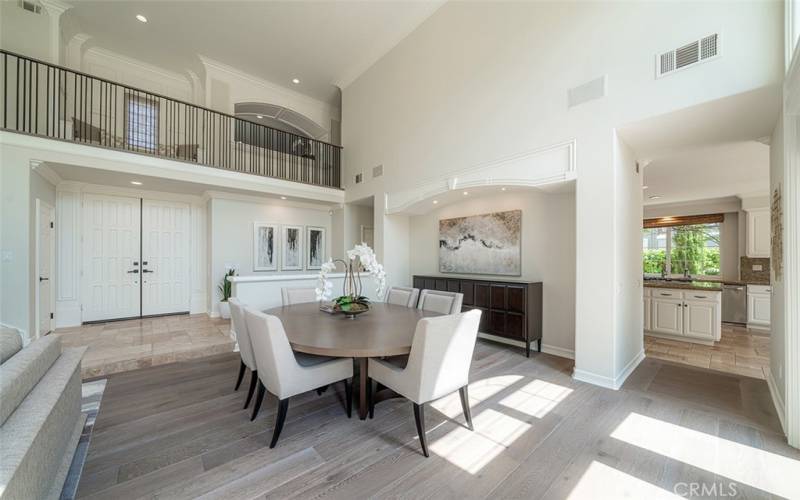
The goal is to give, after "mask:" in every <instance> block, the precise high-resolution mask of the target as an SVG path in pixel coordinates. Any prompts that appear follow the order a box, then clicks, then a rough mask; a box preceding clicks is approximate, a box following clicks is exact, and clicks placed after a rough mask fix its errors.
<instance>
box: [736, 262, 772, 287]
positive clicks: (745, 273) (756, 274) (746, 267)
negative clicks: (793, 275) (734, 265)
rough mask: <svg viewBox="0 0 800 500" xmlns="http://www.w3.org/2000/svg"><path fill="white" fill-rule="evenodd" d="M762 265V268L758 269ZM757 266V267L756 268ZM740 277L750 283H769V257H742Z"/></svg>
mask: <svg viewBox="0 0 800 500" xmlns="http://www.w3.org/2000/svg"><path fill="white" fill-rule="evenodd" d="M758 266H761V270H760V271H759V270H757V269H758ZM754 267H755V269H754ZM739 279H741V280H742V281H746V282H748V283H766V284H768V283H769V279H770V278H769V259H768V258H751V257H742V260H741V262H740V266H739Z"/></svg>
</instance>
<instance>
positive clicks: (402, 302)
mask: <svg viewBox="0 0 800 500" xmlns="http://www.w3.org/2000/svg"><path fill="white" fill-rule="evenodd" d="M418 298H419V288H408V287H404V286H393V287H391V288H390V289H389V291H388V292H386V303H387V304H395V305H398V306H404V307H417V299H418Z"/></svg>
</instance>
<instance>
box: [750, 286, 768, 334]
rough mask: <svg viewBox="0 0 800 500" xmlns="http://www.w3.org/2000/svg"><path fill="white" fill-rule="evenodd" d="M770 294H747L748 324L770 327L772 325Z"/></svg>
mask: <svg viewBox="0 0 800 500" xmlns="http://www.w3.org/2000/svg"><path fill="white" fill-rule="evenodd" d="M770 299H771V297H770V295H769V294H762V293H749V294H747V324H748V325H757V326H769V324H770V303H771V300H770Z"/></svg>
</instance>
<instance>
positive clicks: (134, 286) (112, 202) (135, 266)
mask: <svg viewBox="0 0 800 500" xmlns="http://www.w3.org/2000/svg"><path fill="white" fill-rule="evenodd" d="M140 231H141V201H140V200H139V198H127V197H123V196H104V195H94V194H87V195H85V197H84V223H83V282H84V294H83V321H84V322H86V321H101V320H107V319H119V318H130V317H136V316H139V315H140V314H141V308H140V295H139V294H140V288H139V276H140V275H139V255H140V250H141V248H140Z"/></svg>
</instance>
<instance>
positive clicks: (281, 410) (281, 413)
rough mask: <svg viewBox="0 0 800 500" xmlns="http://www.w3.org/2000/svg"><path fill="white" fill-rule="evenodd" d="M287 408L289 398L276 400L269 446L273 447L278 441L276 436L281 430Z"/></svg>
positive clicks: (278, 435)
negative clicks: (276, 410) (276, 404)
mask: <svg viewBox="0 0 800 500" xmlns="http://www.w3.org/2000/svg"><path fill="white" fill-rule="evenodd" d="M288 409H289V398H286V399H281V400H280V402H278V415H277V416H276V417H275V430H274V431H272V442H271V443H270V444H269V447H270V448H275V445H276V444H277V443H278V438H279V437H280V435H281V430H283V422H285V421H286V410H288Z"/></svg>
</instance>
